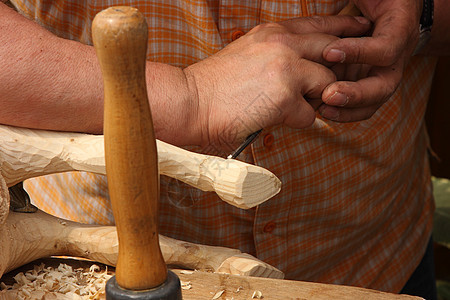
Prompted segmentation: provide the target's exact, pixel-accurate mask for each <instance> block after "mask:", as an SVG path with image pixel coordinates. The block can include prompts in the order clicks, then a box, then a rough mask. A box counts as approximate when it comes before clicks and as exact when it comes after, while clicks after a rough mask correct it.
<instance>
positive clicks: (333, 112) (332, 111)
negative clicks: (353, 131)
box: [319, 106, 339, 121]
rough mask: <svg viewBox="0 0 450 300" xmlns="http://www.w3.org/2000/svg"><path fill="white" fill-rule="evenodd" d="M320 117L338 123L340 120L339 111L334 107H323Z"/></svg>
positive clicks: (320, 110)
mask: <svg viewBox="0 0 450 300" xmlns="http://www.w3.org/2000/svg"><path fill="white" fill-rule="evenodd" d="M319 112H320V115H321V116H322V117H324V118H326V119H329V120H333V121H337V120H338V119H339V109H338V108H336V107H332V106H321V107H320V108H319Z"/></svg>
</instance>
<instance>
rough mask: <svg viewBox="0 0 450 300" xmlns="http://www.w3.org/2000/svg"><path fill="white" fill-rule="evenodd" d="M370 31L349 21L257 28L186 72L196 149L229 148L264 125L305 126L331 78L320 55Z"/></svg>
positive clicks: (309, 20) (314, 20) (310, 20)
mask: <svg viewBox="0 0 450 300" xmlns="http://www.w3.org/2000/svg"><path fill="white" fill-rule="evenodd" d="M369 28H370V24H369V22H367V21H364V20H362V19H360V18H353V17H348V16H336V17H329V18H319V17H317V18H299V19H294V20H289V21H286V22H282V23H277V24H263V25H259V26H257V27H255V28H254V29H252V30H251V31H250V32H249V33H247V34H246V35H244V36H243V37H241V38H239V39H238V40H237V41H235V42H233V43H231V44H230V45H228V46H227V47H225V48H224V49H223V50H221V51H219V52H218V53H217V54H215V55H213V56H211V57H209V58H207V59H205V60H203V61H201V62H199V63H197V64H194V65H192V66H190V67H188V68H186V69H185V74H186V76H187V78H188V82H189V83H190V87H191V91H192V95H193V99H195V100H194V101H198V113H197V115H198V122H197V126H198V130H199V131H200V132H201V134H200V136H199V137H201V140H200V141H199V144H202V145H206V144H211V143H212V144H216V145H219V146H220V147H222V148H224V146H226V145H228V146H230V147H231V148H232V147H233V144H236V143H238V142H240V141H241V140H242V139H244V138H245V137H246V136H247V135H249V134H250V133H252V132H254V131H256V130H258V129H261V128H264V127H269V126H272V125H277V124H285V125H287V126H290V127H293V128H303V127H307V126H310V125H311V124H312V122H313V121H314V119H315V111H314V109H315V107H313V106H312V105H311V104H310V103H308V102H307V101H305V100H306V99H308V100H310V99H320V98H321V95H322V91H323V90H324V88H325V87H326V86H327V85H329V84H331V83H332V82H334V81H335V80H336V77H335V74H334V73H333V72H332V71H331V70H330V69H329V68H327V67H326V66H324V65H323V64H324V63H326V61H325V60H324V59H323V56H322V51H323V49H324V48H325V47H326V46H327V45H328V44H329V43H331V42H333V41H338V40H339V38H338V37H337V36H358V35H361V34H363V33H365V32H366V31H367V30H369ZM329 65H330V64H329Z"/></svg>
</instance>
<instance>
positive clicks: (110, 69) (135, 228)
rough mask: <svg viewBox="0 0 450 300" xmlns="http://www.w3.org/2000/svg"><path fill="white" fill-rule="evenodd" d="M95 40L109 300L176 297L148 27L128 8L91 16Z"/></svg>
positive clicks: (178, 289) (117, 8)
mask: <svg viewBox="0 0 450 300" xmlns="http://www.w3.org/2000/svg"><path fill="white" fill-rule="evenodd" d="M92 36H93V41H94V46H95V49H96V52H97V56H98V59H99V62H100V67H101V70H102V74H103V83H104V101H105V104H104V105H105V108H104V109H105V111H104V135H105V160H106V176H107V178H108V189H109V194H110V198H111V204H112V209H113V214H114V218H115V222H116V227H117V234H118V240H119V255H118V260H117V266H116V275H115V276H114V277H113V278H112V279H111V280H109V281H108V283H107V285H106V297H107V299H181V287H180V281H179V279H178V277H177V276H176V275H175V274H174V273H172V272H170V271H168V270H167V267H166V264H165V262H164V259H163V256H162V254H161V249H160V247H159V240H158V222H157V221H158V200H159V174H158V159H157V151H156V142H155V136H154V131H153V124H152V117H151V112H150V107H149V103H148V98H147V88H146V81H145V66H146V63H145V62H146V52H147V39H148V36H147V23H146V21H145V18H144V17H143V16H142V14H141V13H139V11H138V10H137V9H135V8H132V7H125V6H123V7H122V6H121V7H111V8H108V9H105V10H103V11H102V12H100V13H99V14H97V16H96V17H95V19H94V21H93V24H92Z"/></svg>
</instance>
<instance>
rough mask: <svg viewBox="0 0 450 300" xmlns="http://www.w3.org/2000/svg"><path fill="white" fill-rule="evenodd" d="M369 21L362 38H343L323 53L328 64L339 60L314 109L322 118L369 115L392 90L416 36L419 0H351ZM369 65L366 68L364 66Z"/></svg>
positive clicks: (346, 119)
mask: <svg viewBox="0 0 450 300" xmlns="http://www.w3.org/2000/svg"><path fill="white" fill-rule="evenodd" d="M353 2H354V3H355V5H356V6H357V7H358V8H359V9H360V10H361V12H362V14H363V15H364V16H365V17H366V18H368V19H369V20H371V21H372V22H373V23H374V29H373V33H372V34H371V36H369V37H364V38H344V39H340V40H336V41H334V42H332V43H330V44H329V45H328V46H327V47H326V48H325V49H324V51H323V56H324V58H325V59H326V60H327V61H329V62H340V63H344V64H362V65H353V66H352V65H347V66H346V68H344V67H342V66H336V67H335V68H337V69H338V71H337V74H338V79H339V80H345V81H337V82H335V83H331V84H330V85H329V86H328V87H327V88H326V89H325V90H324V92H323V94H322V100H323V102H324V104H323V105H322V106H321V107H320V108H319V111H320V113H321V114H322V116H324V117H325V118H328V119H331V120H335V121H339V122H351V121H359V120H364V119H368V118H370V117H371V116H372V115H373V114H374V113H375V112H376V111H377V109H378V108H379V107H380V106H381V105H383V103H385V102H386V101H387V100H388V99H389V97H390V96H391V95H392V94H393V93H394V92H395V90H396V89H397V87H398V85H399V83H400V80H401V78H402V75H403V70H404V68H405V65H406V63H407V62H408V59H409V58H410V56H411V54H412V53H413V51H414V48H415V46H416V44H417V42H418V38H419V20H420V14H421V10H422V1H421V0H394V1H393V0H354V1H353ZM369 65H370V66H369Z"/></svg>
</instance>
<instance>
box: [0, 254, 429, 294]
mask: <svg viewBox="0 0 450 300" xmlns="http://www.w3.org/2000/svg"><path fill="white" fill-rule="evenodd" d="M41 263H44V264H45V265H47V266H53V267H56V266H58V265H59V263H64V264H68V265H70V266H72V267H73V268H80V267H81V268H85V269H89V267H90V266H91V265H92V264H96V265H100V266H101V268H102V269H103V268H104V267H105V266H104V265H101V264H98V263H94V262H91V261H85V260H73V259H62V258H44V259H39V260H36V261H34V262H32V263H29V264H27V265H25V266H22V267H21V268H19V269H17V270H14V271H11V272H10V273H7V274H5V275H3V277H2V278H1V279H0V281H4V282H6V283H7V284H12V283H13V282H14V280H13V278H12V277H13V276H14V275H15V274H17V273H18V272H24V271H26V270H29V269H33V265H39V264H41ZM108 270H109V271H111V273H113V270H114V268H111V267H108ZM171 270H172V271H173V272H174V273H175V274H177V276H178V277H179V278H180V281H181V284H182V294H183V300H203V299H207V300H212V299H214V300H216V299H217V300H226V299H228V300H231V299H233V300H240V299H243V300H244V299H245V300H247V299H248V300H253V299H265V300H269V299H270V300H272V299H275V300H278V299H279V300H286V299H299V300H300V299H301V300H312V299H314V300H317V299H327V300H328V299H333V300H334V299H339V300H345V299H348V300H355V299H364V300H371V299H377V300H394V299H395V300H397V299H398V300H413V299H422V298H419V297H412V296H408V295H397V294H391V293H384V292H379V291H375V290H370V289H364V288H358V287H350V286H341V285H332V284H321V283H313V282H304V281H293V280H281V279H269V278H258V277H248V276H238V275H229V274H218V273H209V272H202V271H187V270H180V269H171ZM4 296H5V294H3V295H2V294H1V293H0V299H2V300H3V299H5V300H6V299H9V298H4ZM258 296H259V297H260V298H258ZM50 298H51V299H59V298H53V297H50ZM11 299H14V297H13V298H11ZM64 299H67V298H64ZM100 299H105V298H104V297H103V298H100Z"/></svg>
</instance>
